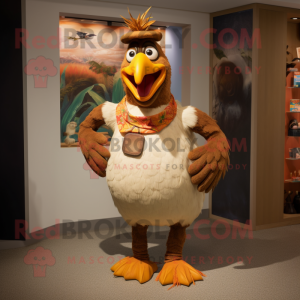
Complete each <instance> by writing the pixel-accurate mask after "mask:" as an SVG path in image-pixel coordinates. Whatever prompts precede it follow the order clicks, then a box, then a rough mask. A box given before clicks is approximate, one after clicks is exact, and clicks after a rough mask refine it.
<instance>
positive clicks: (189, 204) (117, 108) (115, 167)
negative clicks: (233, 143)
mask: <svg viewBox="0 0 300 300" xmlns="http://www.w3.org/2000/svg"><path fill="white" fill-rule="evenodd" d="M148 10H149V9H148ZM148 10H147V11H146V12H145V13H144V14H142V15H141V16H140V15H139V16H138V18H137V19H134V18H133V17H132V16H131V14H130V13H129V14H130V19H125V18H124V21H125V23H126V24H127V26H128V27H129V28H130V29H131V31H129V32H128V33H127V34H125V35H124V36H122V37H121V41H122V42H123V43H125V44H127V45H128V50H127V52H126V54H125V56H124V60H123V63H122V65H121V78H122V82H123V86H124V90H125V94H126V95H125V97H124V98H123V99H122V101H121V102H120V103H119V104H115V103H111V102H105V103H104V104H101V105H99V106H98V107H96V108H95V109H94V110H93V111H92V112H91V113H90V114H89V115H88V116H87V118H86V119H85V121H84V122H82V123H81V125H80V131H79V143H80V146H81V149H82V152H83V154H84V156H85V158H86V161H87V162H88V164H89V165H90V167H91V168H92V169H93V170H94V171H95V172H96V173H97V174H98V175H99V176H102V177H105V176H106V178H107V184H108V186H109V189H110V192H111V195H112V198H113V201H114V204H115V206H116V207H117V208H118V210H119V212H120V214H121V215H122V216H123V218H124V219H125V221H126V222H127V223H128V224H129V225H131V226H132V252H133V255H132V256H131V257H125V258H123V259H122V260H120V261H119V262H117V263H116V264H115V265H114V266H113V267H112V268H111V270H112V271H113V272H114V275H115V276H122V277H124V278H125V279H136V280H138V281H139V282H140V283H144V282H146V281H148V280H150V279H151V277H152V275H153V273H154V272H156V271H157V263H155V262H152V261H150V259H149V254H148V247H147V228H148V226H149V225H155V226H169V227H170V233H169V236H168V240H167V250H166V253H165V261H164V266H163V268H162V270H161V271H160V273H159V274H158V276H157V277H156V280H157V281H159V282H160V283H161V284H162V285H166V284H172V286H174V285H179V284H184V285H187V286H189V285H190V284H191V283H192V282H194V281H196V280H203V278H202V276H204V274H202V273H201V272H200V271H198V270H196V269H194V268H193V267H192V266H190V265H189V264H188V263H186V262H185V261H184V260H183V259H182V249H183V245H184V242H185V239H186V228H187V227H188V226H189V225H191V223H192V222H193V221H194V220H195V219H196V218H197V216H198V215H199V214H200V213H201V210H202V206H203V201H204V195H205V193H208V192H209V191H210V190H213V189H214V188H215V186H216V185H217V183H218V181H219V180H220V178H221V176H222V175H223V176H224V175H225V172H226V170H227V166H228V163H229V145H228V143H227V139H226V137H225V135H224V133H223V132H222V131H221V129H220V128H219V126H218V125H217V123H216V121H215V120H213V119H212V118H210V117H209V116H208V115H207V114H205V113H204V112H202V111H200V110H198V109H197V108H195V107H192V106H187V107H182V106H181V105H180V103H179V102H177V101H175V100H174V97H173V95H172V94H171V67H170V64H169V62H168V59H167V57H166V56H165V54H164V52H163V51H162V48H161V47H160V45H159V44H158V43H157V42H158V41H160V40H161V38H162V34H161V33H160V32H159V31H153V30H149V26H150V25H151V24H153V22H154V21H151V20H150V18H149V17H147V18H146V14H147V12H148ZM104 124H106V125H107V126H109V127H110V128H111V129H112V130H113V131H114V134H113V137H112V139H111V143H110V147H109V150H107V148H106V147H104V145H105V144H107V138H106V137H105V136H104V135H103V134H102V133H99V132H96V131H97V129H98V128H99V127H100V126H102V125H104ZM194 133H197V134H200V135H202V136H203V137H204V138H205V139H206V140H207V143H206V144H205V145H204V146H201V147H198V146H197V145H196V143H195V141H196V138H195V136H194Z"/></svg>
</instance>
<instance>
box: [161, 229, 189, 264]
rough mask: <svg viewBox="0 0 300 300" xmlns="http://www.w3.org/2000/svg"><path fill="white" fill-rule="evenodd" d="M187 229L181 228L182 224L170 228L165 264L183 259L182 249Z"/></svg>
mask: <svg viewBox="0 0 300 300" xmlns="http://www.w3.org/2000/svg"><path fill="white" fill-rule="evenodd" d="M187 227H188V226H184V227H183V226H181V225H180V223H176V224H174V225H172V226H170V233H169V237H168V241H167V252H166V255H165V262H169V261H173V260H180V259H182V249H183V245H184V242H185V239H186V233H185V230H186V228H187Z"/></svg>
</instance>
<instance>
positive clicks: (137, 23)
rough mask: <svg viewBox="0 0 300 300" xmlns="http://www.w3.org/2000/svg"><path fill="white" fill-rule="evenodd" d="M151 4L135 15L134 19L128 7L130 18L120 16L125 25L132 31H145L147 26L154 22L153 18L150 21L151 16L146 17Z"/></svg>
mask: <svg viewBox="0 0 300 300" xmlns="http://www.w3.org/2000/svg"><path fill="white" fill-rule="evenodd" d="M150 8H151V6H150V7H149V8H148V9H147V10H146V11H145V12H144V13H143V14H142V15H140V14H139V16H138V17H137V19H135V18H134V17H133V16H132V15H131V13H130V11H129V8H128V13H129V15H130V19H126V18H124V17H123V16H121V17H122V18H123V20H124V22H125V24H126V25H127V27H129V28H130V29H131V30H132V31H146V30H148V28H149V27H150V26H151V25H152V24H153V23H154V22H155V20H152V21H150V19H151V18H152V17H148V18H146V15H147V13H148V11H149V10H150Z"/></svg>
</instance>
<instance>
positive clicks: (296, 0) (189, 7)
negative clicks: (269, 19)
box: [90, 0, 300, 13]
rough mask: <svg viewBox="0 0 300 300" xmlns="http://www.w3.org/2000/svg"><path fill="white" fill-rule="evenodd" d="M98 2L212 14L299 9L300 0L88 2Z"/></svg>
mask: <svg viewBox="0 0 300 300" xmlns="http://www.w3.org/2000/svg"><path fill="white" fill-rule="evenodd" d="M90 1H98V2H114V3H122V4H127V5H140V6H147V7H149V6H153V7H159V8H172V9H178V10H185V11H197V12H205V13H212V12H217V11H220V10H224V9H228V8H233V7H238V6H243V5H247V4H252V3H262V4H269V5H276V6H285V7H292V8H298V9H300V0H280V1H278V0H164V1H162V0H150V1H149V0H147V1H146V0H113V1H105V0H90Z"/></svg>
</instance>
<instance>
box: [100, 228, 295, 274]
mask: <svg viewBox="0 0 300 300" xmlns="http://www.w3.org/2000/svg"><path fill="white" fill-rule="evenodd" d="M287 228H289V229H287ZM284 229H286V230H284ZM198 232H199V233H200V234H201V235H207V236H209V238H208V239H201V238H198V237H197V236H196V235H195V234H194V232H193V229H192V228H190V229H187V237H188V238H187V239H186V242H185V245H184V249H183V258H184V260H186V262H188V263H189V264H191V265H193V266H194V267H195V268H198V269H200V270H201V271H205V270H212V269H217V268H222V267H226V266H228V265H231V264H232V263H235V265H234V268H236V269H253V268H260V267H265V266H268V265H271V264H274V263H279V262H283V261H287V260H290V259H293V258H295V257H298V256H300V252H299V249H300V226H298V225H296V226H292V229H291V227H285V228H275V229H268V230H263V231H256V232H253V238H252V239H251V238H249V237H248V234H246V236H245V237H244V238H243V239H242V238H241V237H240V235H239V234H237V238H236V239H233V238H232V234H230V235H229V236H228V237H227V238H225V239H219V238H216V237H214V236H213V233H212V229H211V228H210V227H209V228H202V229H198ZM216 232H217V234H219V235H223V234H224V230H223V231H222V230H218V229H217V230H216ZM168 233H169V231H161V232H153V231H150V232H148V244H149V246H150V247H149V255H150V258H151V260H153V261H156V262H163V259H164V254H165V251H166V241H167V236H168ZM99 247H100V248H101V249H102V250H103V251H104V252H105V253H106V254H108V255H122V256H132V250H131V236H130V234H118V235H115V236H112V237H110V238H108V239H106V240H103V241H102V242H100V244H99ZM161 267H162V265H160V268H161Z"/></svg>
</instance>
